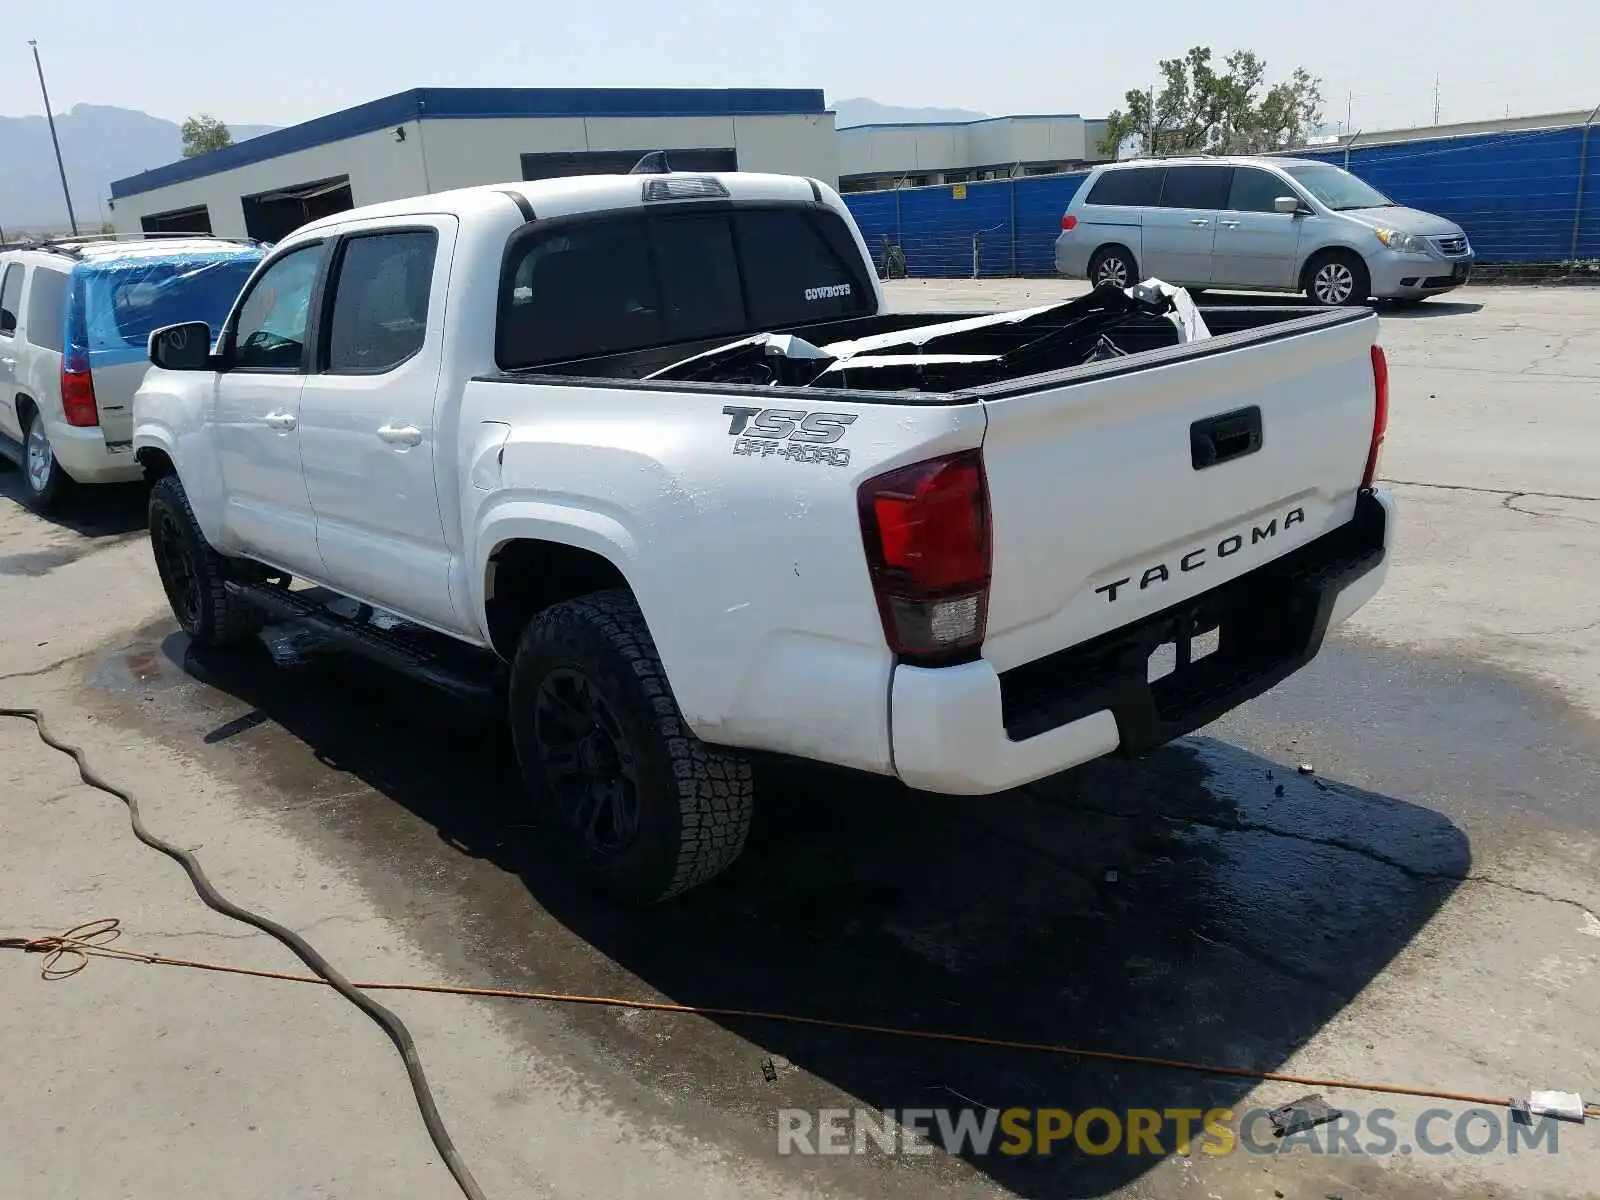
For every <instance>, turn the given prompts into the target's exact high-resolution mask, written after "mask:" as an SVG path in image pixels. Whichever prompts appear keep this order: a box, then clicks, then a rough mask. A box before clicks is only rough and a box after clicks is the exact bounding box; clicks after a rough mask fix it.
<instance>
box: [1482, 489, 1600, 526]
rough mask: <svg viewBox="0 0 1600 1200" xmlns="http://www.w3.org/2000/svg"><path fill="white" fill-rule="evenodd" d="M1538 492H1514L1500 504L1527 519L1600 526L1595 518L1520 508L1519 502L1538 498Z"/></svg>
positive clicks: (1508, 510)
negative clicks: (1575, 522)
mask: <svg viewBox="0 0 1600 1200" xmlns="http://www.w3.org/2000/svg"><path fill="white" fill-rule="evenodd" d="M1539 494H1540V493H1538V492H1513V493H1511V495H1509V496H1507V497H1506V498H1505V499H1504V500H1502V501H1501V502H1500V507H1501V508H1503V509H1505V510H1506V511H1507V512H1514V513H1521V514H1522V515H1523V516H1525V517H1535V518H1537V519H1539V520H1541V521H1577V522H1578V523H1579V524H1581V525H1600V521H1596V520H1595V519H1594V518H1593V517H1579V516H1574V515H1573V514H1571V513H1544V512H1536V511H1534V510H1533V509H1531V508H1518V507H1517V501H1518V500H1522V499H1525V498H1527V497H1529V496H1538V495H1539Z"/></svg>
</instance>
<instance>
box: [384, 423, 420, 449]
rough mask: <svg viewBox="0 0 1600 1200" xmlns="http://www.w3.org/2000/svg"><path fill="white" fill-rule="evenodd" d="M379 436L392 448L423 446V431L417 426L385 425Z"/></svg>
mask: <svg viewBox="0 0 1600 1200" xmlns="http://www.w3.org/2000/svg"><path fill="white" fill-rule="evenodd" d="M378 436H379V437H380V438H382V439H383V440H384V441H386V442H388V443H389V445H391V446H418V445H421V444H422V430H420V429H418V428H417V427H416V426H415V425H384V426H381V427H380V428H379V430H378Z"/></svg>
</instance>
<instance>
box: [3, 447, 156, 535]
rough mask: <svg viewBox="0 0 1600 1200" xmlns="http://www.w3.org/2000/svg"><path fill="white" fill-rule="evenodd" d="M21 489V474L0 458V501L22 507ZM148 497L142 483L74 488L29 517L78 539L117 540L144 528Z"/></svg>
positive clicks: (146, 488)
mask: <svg viewBox="0 0 1600 1200" xmlns="http://www.w3.org/2000/svg"><path fill="white" fill-rule="evenodd" d="M23 487H24V484H23V482H22V472H21V471H20V470H18V468H17V466H16V464H15V463H12V462H11V461H9V460H8V459H4V458H0V500H6V501H10V502H12V503H14V504H16V505H17V506H18V507H21V508H26V507H27V506H26V505H25V504H24V503H23V499H22V497H23ZM149 498H150V489H149V488H148V487H146V486H145V485H144V484H142V483H118V484H108V485H105V486H103V487H78V488H74V489H72V490H71V491H70V492H69V493H68V494H67V495H65V496H64V497H63V498H62V500H61V502H60V503H59V504H58V505H57V506H56V507H55V508H54V509H52V510H51V511H49V512H43V513H34V514H33V515H34V516H35V517H36V518H37V519H38V520H40V521H45V522H48V523H49V524H51V525H55V526H58V527H59V528H61V529H64V530H68V531H70V532H72V533H76V534H78V535H79V536H80V537H85V538H105V537H120V536H124V535H126V534H130V533H135V532H137V531H139V530H142V529H144V528H145V525H146V523H147V521H148V516H147V514H146V511H145V507H146V505H147V504H148V503H149Z"/></svg>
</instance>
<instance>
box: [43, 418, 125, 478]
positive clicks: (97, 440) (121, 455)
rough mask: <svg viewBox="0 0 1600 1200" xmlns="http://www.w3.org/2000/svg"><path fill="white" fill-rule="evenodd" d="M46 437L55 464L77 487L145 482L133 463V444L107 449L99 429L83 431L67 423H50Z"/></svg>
mask: <svg viewBox="0 0 1600 1200" xmlns="http://www.w3.org/2000/svg"><path fill="white" fill-rule="evenodd" d="M45 433H46V434H47V435H48V436H49V438H50V450H51V452H52V453H54V454H55V456H56V461H57V462H58V463H60V464H61V467H62V469H63V470H64V471H66V473H67V474H68V475H69V476H70V477H71V478H72V480H73V482H75V483H132V482H134V481H135V480H139V479H143V478H144V468H143V467H141V466H140V465H139V464H138V463H136V462H134V461H133V443H132V442H123V443H120V444H113V445H107V444H106V439H105V434H104V433H102V432H101V431H100V429H99V428H98V427H95V428H89V429H84V428H81V427H79V426H77V425H68V424H67V423H66V422H65V421H49V422H46V424H45Z"/></svg>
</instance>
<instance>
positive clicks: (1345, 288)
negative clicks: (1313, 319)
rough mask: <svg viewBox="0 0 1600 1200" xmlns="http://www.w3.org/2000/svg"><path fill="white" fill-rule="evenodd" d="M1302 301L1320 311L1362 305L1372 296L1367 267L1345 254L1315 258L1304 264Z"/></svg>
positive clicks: (1337, 251) (1321, 255) (1359, 260)
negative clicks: (1313, 305) (1317, 306)
mask: <svg viewBox="0 0 1600 1200" xmlns="http://www.w3.org/2000/svg"><path fill="white" fill-rule="evenodd" d="M1305 291H1306V298H1307V299H1309V300H1310V301H1311V303H1313V304H1316V305H1320V306H1321V307H1323V308H1342V307H1345V306H1348V305H1355V304H1365V303H1366V302H1367V297H1368V296H1370V295H1371V294H1372V275H1371V273H1370V272H1369V271H1368V270H1367V264H1366V263H1364V262H1362V261H1361V259H1360V257H1359V256H1358V255H1355V254H1352V253H1350V252H1349V251H1348V250H1335V251H1330V252H1328V253H1326V254H1319V255H1318V256H1317V257H1316V258H1313V259H1312V260H1311V261H1310V262H1309V263H1308V264H1306V274H1305Z"/></svg>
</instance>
